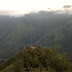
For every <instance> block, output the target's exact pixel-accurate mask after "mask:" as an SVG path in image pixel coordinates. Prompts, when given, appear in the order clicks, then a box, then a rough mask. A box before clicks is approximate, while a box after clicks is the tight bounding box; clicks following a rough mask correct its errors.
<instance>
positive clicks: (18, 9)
mask: <svg viewBox="0 0 72 72" xmlns="http://www.w3.org/2000/svg"><path fill="white" fill-rule="evenodd" d="M64 5H72V0H0V11H2V12H3V11H6V12H7V11H10V14H11V13H14V14H21V13H28V12H31V11H39V10H47V9H48V8H50V9H61V8H62V7H63V6H64ZM2 12H1V13H2Z"/></svg>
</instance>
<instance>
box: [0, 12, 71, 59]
mask: <svg viewBox="0 0 72 72" xmlns="http://www.w3.org/2000/svg"><path fill="white" fill-rule="evenodd" d="M5 17H6V18H5ZM5 17H3V19H2V17H1V19H0V27H1V26H2V27H1V28H2V29H1V28H0V58H8V57H10V56H12V55H14V54H15V53H17V52H18V51H20V50H22V49H23V48H24V47H25V46H42V47H51V46H52V45H53V43H54V41H55V40H58V41H60V44H61V45H62V47H63V48H64V49H65V51H67V52H70V53H71V52H72V49H71V47H72V45H71V42H72V15H70V14H57V13H55V12H45V11H40V12H39V13H30V14H25V15H24V16H22V17H9V16H5ZM7 17H8V20H7ZM1 20H2V22H1Z"/></svg>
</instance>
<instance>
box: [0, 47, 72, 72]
mask: <svg viewBox="0 0 72 72" xmlns="http://www.w3.org/2000/svg"><path fill="white" fill-rule="evenodd" d="M57 48H58V47H57ZM0 72H72V63H71V61H70V60H69V58H68V57H67V56H66V54H63V53H62V54H61V53H59V50H57V49H56V48H53V49H51V48H40V47H26V48H24V49H23V50H22V51H20V52H19V53H17V54H16V55H14V56H12V57H11V58H9V59H7V60H6V61H5V62H3V63H1V64H0Z"/></svg>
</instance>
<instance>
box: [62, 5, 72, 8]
mask: <svg viewBox="0 0 72 72" xmlns="http://www.w3.org/2000/svg"><path fill="white" fill-rule="evenodd" d="M71 7H72V5H65V6H63V8H71Z"/></svg>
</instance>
